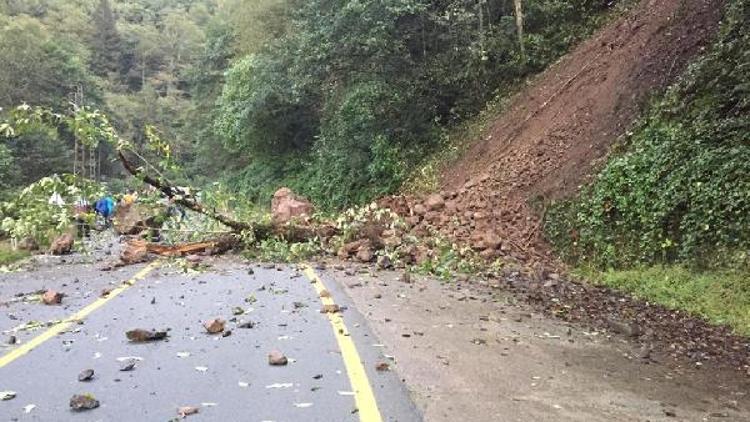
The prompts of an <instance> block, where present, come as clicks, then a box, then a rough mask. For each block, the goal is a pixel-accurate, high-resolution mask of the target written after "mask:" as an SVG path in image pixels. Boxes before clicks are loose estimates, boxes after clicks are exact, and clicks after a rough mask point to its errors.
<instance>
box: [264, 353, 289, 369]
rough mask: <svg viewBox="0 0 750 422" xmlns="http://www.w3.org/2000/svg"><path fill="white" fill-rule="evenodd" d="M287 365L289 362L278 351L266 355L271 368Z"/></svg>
mask: <svg viewBox="0 0 750 422" xmlns="http://www.w3.org/2000/svg"><path fill="white" fill-rule="evenodd" d="M287 363H289V360H288V359H287V358H286V356H284V354H283V353H281V352H279V351H278V350H273V351H271V353H269V354H268V364H269V365H271V366H284V365H286V364H287Z"/></svg>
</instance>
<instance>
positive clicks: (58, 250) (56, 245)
mask: <svg viewBox="0 0 750 422" xmlns="http://www.w3.org/2000/svg"><path fill="white" fill-rule="evenodd" d="M73 242H74V238H73V235H72V234H70V233H65V234H63V235H61V236H59V237H58V238H56V239H55V240H54V241H52V245H51V246H50V248H49V251H50V253H51V254H52V255H67V254H69V253H70V251H71V250H73Z"/></svg>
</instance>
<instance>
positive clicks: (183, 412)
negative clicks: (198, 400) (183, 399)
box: [177, 406, 200, 418]
mask: <svg viewBox="0 0 750 422" xmlns="http://www.w3.org/2000/svg"><path fill="white" fill-rule="evenodd" d="M198 412H200V409H199V408H197V407H194V406H182V407H178V408H177V414H178V415H180V417H181V418H186V417H188V416H190V415H195V414H197V413H198Z"/></svg>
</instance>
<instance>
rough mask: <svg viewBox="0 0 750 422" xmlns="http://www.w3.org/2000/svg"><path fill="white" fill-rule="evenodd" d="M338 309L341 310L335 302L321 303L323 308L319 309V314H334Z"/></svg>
mask: <svg viewBox="0 0 750 422" xmlns="http://www.w3.org/2000/svg"><path fill="white" fill-rule="evenodd" d="M339 311H341V308H339V305H337V304H335V303H332V304H327V305H323V308H321V309H320V313H321V314H335V313H337V312H339Z"/></svg>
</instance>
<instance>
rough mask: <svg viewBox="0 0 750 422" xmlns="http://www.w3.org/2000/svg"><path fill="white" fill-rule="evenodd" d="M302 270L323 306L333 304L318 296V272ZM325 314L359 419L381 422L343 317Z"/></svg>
mask: <svg viewBox="0 0 750 422" xmlns="http://www.w3.org/2000/svg"><path fill="white" fill-rule="evenodd" d="M303 272H304V273H305V276H307V278H309V279H310V282H312V284H313V286H315V291H317V292H318V297H320V301H321V302H323V306H326V305H329V306H332V305H335V302H334V301H333V299H331V297H330V296H325V297H323V296H320V295H321V293H323V291H324V290H326V286H325V284H323V280H321V279H320V277H318V274H316V273H315V270H313V269H312V267H310V266H309V265H305V266H304V267H303ZM326 315H328V320H329V321H330V322H331V327H332V328H333V334H334V335H335V336H336V341H337V342H338V344H339V349H340V350H341V356H342V357H343V359H344V366H346V372H347V374H348V375H349V381H350V382H351V384H352V389H353V390H354V401H355V403H356V404H357V410H358V413H359V420H360V421H361V422H382V420H383V418H382V416H380V410H379V409H378V403H377V401H376V400H375V394H374V393H373V392H372V387H370V381H369V380H368V379H367V371H365V367H364V366H363V365H362V359H360V357H359V353H357V347H356V346H355V345H354V341H353V340H352V338H351V337H350V336H349V330H348V329H347V328H346V324H344V318H343V317H342V316H341V314H340V313H338V312H328V313H326Z"/></svg>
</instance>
